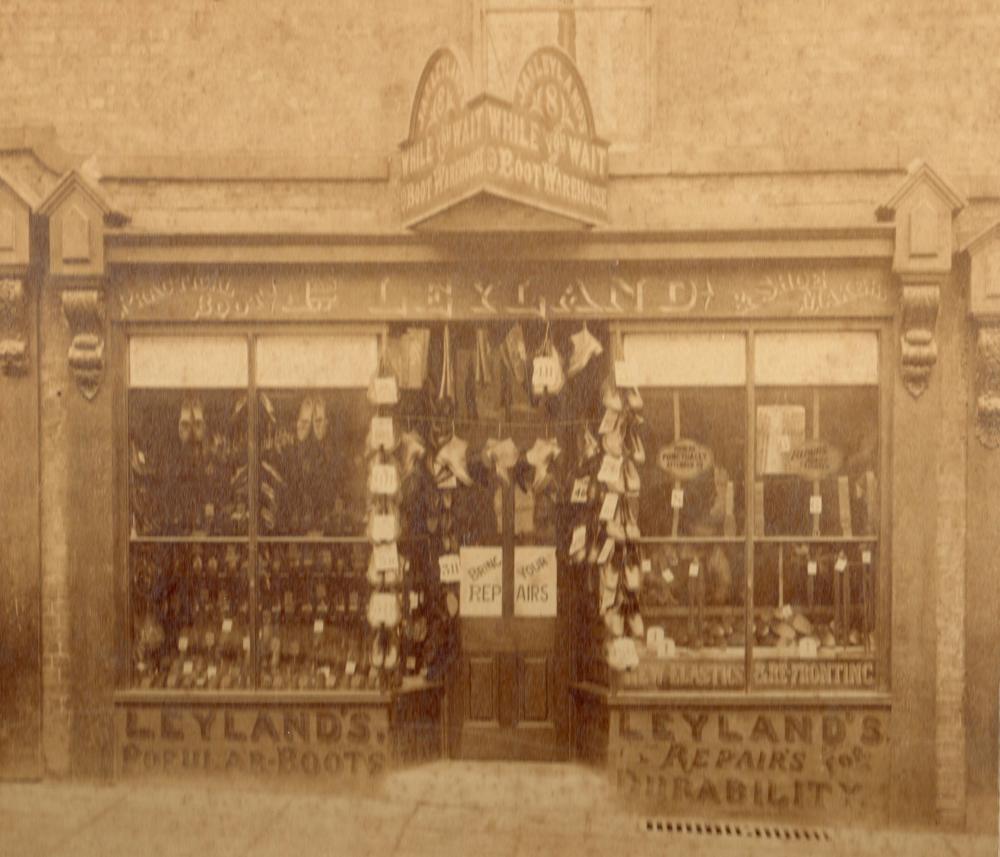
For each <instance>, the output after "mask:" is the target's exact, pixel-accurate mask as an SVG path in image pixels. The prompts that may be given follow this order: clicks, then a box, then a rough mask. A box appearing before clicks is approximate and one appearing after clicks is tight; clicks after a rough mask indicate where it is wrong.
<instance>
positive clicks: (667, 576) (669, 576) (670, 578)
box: [660, 567, 674, 583]
mask: <svg viewBox="0 0 1000 857" xmlns="http://www.w3.org/2000/svg"><path fill="white" fill-rule="evenodd" d="M660 576H661V577H662V578H663V579H664V580H665V581H666V582H667V583H673V582H674V570H673V569H672V568H670V567H667V568H664V569H663V571H662V572H660Z"/></svg>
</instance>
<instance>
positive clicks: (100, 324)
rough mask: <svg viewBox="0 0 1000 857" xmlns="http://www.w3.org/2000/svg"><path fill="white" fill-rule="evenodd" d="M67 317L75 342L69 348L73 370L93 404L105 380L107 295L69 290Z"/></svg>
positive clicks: (65, 297) (65, 294) (65, 307)
mask: <svg viewBox="0 0 1000 857" xmlns="http://www.w3.org/2000/svg"><path fill="white" fill-rule="evenodd" d="M62 308H63V315H65V316H66V321H67V322H68V323H69V329H70V331H71V332H72V334H73V341H72V342H71V343H70V346H69V354H68V357H69V368H70V370H71V371H72V373H73V377H74V378H75V379H76V386H77V387H78V388H79V390H80V393H81V394H82V395H83V397H84V398H85V399H86V400H87V401H90V400H92V399H93V398H94V397H95V396H96V395H97V391H98V389H100V386H101V380H102V379H103V378H104V295H103V292H102V290H100V289H96V288H95V289H66V290H64V291H63V293H62Z"/></svg>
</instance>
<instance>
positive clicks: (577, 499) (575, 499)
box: [569, 476, 590, 503]
mask: <svg viewBox="0 0 1000 857" xmlns="http://www.w3.org/2000/svg"><path fill="white" fill-rule="evenodd" d="M589 489H590V480H589V479H588V478H587V477H586V476H582V477H580V478H579V479H577V480H575V481H574V482H573V493H572V494H571V495H570V498H569V499H570V502H571V503H586V502H587V492H588V490H589Z"/></svg>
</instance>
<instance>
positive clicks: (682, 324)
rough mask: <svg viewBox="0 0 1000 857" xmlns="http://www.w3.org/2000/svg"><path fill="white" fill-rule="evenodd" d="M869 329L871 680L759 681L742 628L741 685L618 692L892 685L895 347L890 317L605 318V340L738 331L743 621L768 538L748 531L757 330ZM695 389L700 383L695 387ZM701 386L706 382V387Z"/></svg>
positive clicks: (798, 693) (876, 690)
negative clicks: (825, 683)
mask: <svg viewBox="0 0 1000 857" xmlns="http://www.w3.org/2000/svg"><path fill="white" fill-rule="evenodd" d="M812 332H824V333H834V334H836V333H858V332H863V333H871V334H873V335H875V337H876V339H877V349H878V356H877V361H878V362H877V372H878V377H877V379H876V384H875V386H876V388H877V393H876V399H877V402H878V414H877V418H876V424H877V428H878V447H877V450H878V453H877V454H878V464H879V468H878V474H877V478H878V521H877V523H876V532H875V535H874V537H873V538H872V539H871V540H869V541H872V542H874V543H875V545H876V560H877V562H876V565H875V569H876V578H875V599H876V603H875V611H874V615H875V623H876V624H875V629H874V630H875V632H876V649H875V652H874V657H873V661H874V664H875V682H874V685H873V686H872V687H868V688H861V689H857V690H856V689H853V688H830V689H826V688H815V687H806V688H801V689H799V688H792V687H784V688H781V687H758V686H755V684H754V680H753V664H754V660H753V652H754V648H755V645H754V641H753V637H752V635H750V634H747V638H746V643H747V645H746V649H745V652H744V670H745V680H744V684H743V687H742V688H739V687H736V688H725V689H719V690H709V691H702V690H696V689H694V688H683V689H682V688H678V689H676V690H653V689H647V690H641V689H638V690H635V691H632V690H619V691H617V692H618V693H621V694H622V695H624V696H627V695H628V694H629V693H640V694H643V693H645V694H648V693H656V694H659V695H664V696H669V695H692V694H697V695H705V696H709V697H718V696H724V695H726V694H730V695H732V694H738V695H745V696H754V697H761V696H765V695H766V696H772V697H774V696H779V697H781V696H790V697H795V698H797V699H801V698H803V697H809V696H812V697H819V698H822V697H829V696H831V695H843V694H845V693H846V694H850V695H873V694H880V693H887V692H889V691H890V690H891V680H890V679H891V670H890V665H891V640H892V633H891V631H892V625H891V621H892V615H891V595H892V574H891V569H892V545H891V526H890V522H891V509H890V503H891V498H892V485H891V482H892V445H891V443H890V442H889V440H890V438H891V436H892V395H893V390H894V386H895V385H894V384H893V382H892V379H893V378H894V375H893V367H894V365H895V363H894V351H893V349H892V348H891V343H892V341H893V339H892V336H893V322H892V319H891V318H885V319H883V318H864V319H858V318H846V317H845V318H830V319H814V318H808V319H803V320H798V321H795V320H789V319H746V320H729V319H720V320H704V319H684V320H673V319H671V320H670V321H667V322H663V321H645V320H640V321H635V322H632V321H619V322H612V323H611V325H610V334H611V337H612V341H617V342H618V343H619V348H620V347H621V342H622V340H623V338H624V337H625V336H627V335H628V334H636V333H642V334H659V335H663V336H669V335H670V334H699V333H700V334H720V333H729V334H733V335H738V336H743V337H745V347H746V379H745V382H744V388H745V390H746V397H745V401H746V420H745V426H744V431H745V437H746V443H745V454H746V460H745V462H744V510H745V523H744V528H743V530H744V531H743V534H742V536H743V542H742V544H743V554H744V556H743V561H744V577H745V581H746V592H745V593H744V628H745V629H749V628H750V624H749V623H750V621H751V620H752V619H753V618H754V610H755V607H756V605H755V603H754V558H755V548H756V547H757V546H758V545H767V544H774V543H775V542H774V541H773V540H769V537H767V536H765V535H760V536H758V535H757V534H756V531H755V526H754V521H755V514H756V498H755V496H754V494H755V488H754V485H755V481H756V478H757V476H758V474H757V472H756V462H755V456H756V446H757V432H756V422H757V421H756V412H757V393H758V390H759V388H767V385H764V384H761V385H758V384H757V381H756V378H755V374H756V373H755V356H756V352H755V337H756V335H757V334H759V333H792V334H795V333H812ZM844 386H845V387H864V386H868V385H844ZM694 389H702V388H694ZM705 389H707V388H705ZM809 389H825V387H823V386H822V385H812V386H811V387H809ZM825 538H826V539H828V540H829V541H832V542H838V541H846V540H844V539H842V538H838V537H835V536H829V537H825ZM796 540H797V541H810V540H811V537H801V538H800V537H796ZM863 541H865V540H864V539H862V538H861V537H858V536H855V537H853V542H854V543H858V544H860V543H861V542H863ZM654 543H656V544H670V543H671V538H670V537H669V536H664V537H655V539H654Z"/></svg>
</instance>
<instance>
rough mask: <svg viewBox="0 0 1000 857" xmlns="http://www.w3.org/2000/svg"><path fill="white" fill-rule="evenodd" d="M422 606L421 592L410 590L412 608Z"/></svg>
mask: <svg viewBox="0 0 1000 857" xmlns="http://www.w3.org/2000/svg"><path fill="white" fill-rule="evenodd" d="M419 606H420V593H419V592H415V591H414V590H412V589H411V590H410V609H411V610H416V609H417V608H418V607H419Z"/></svg>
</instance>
